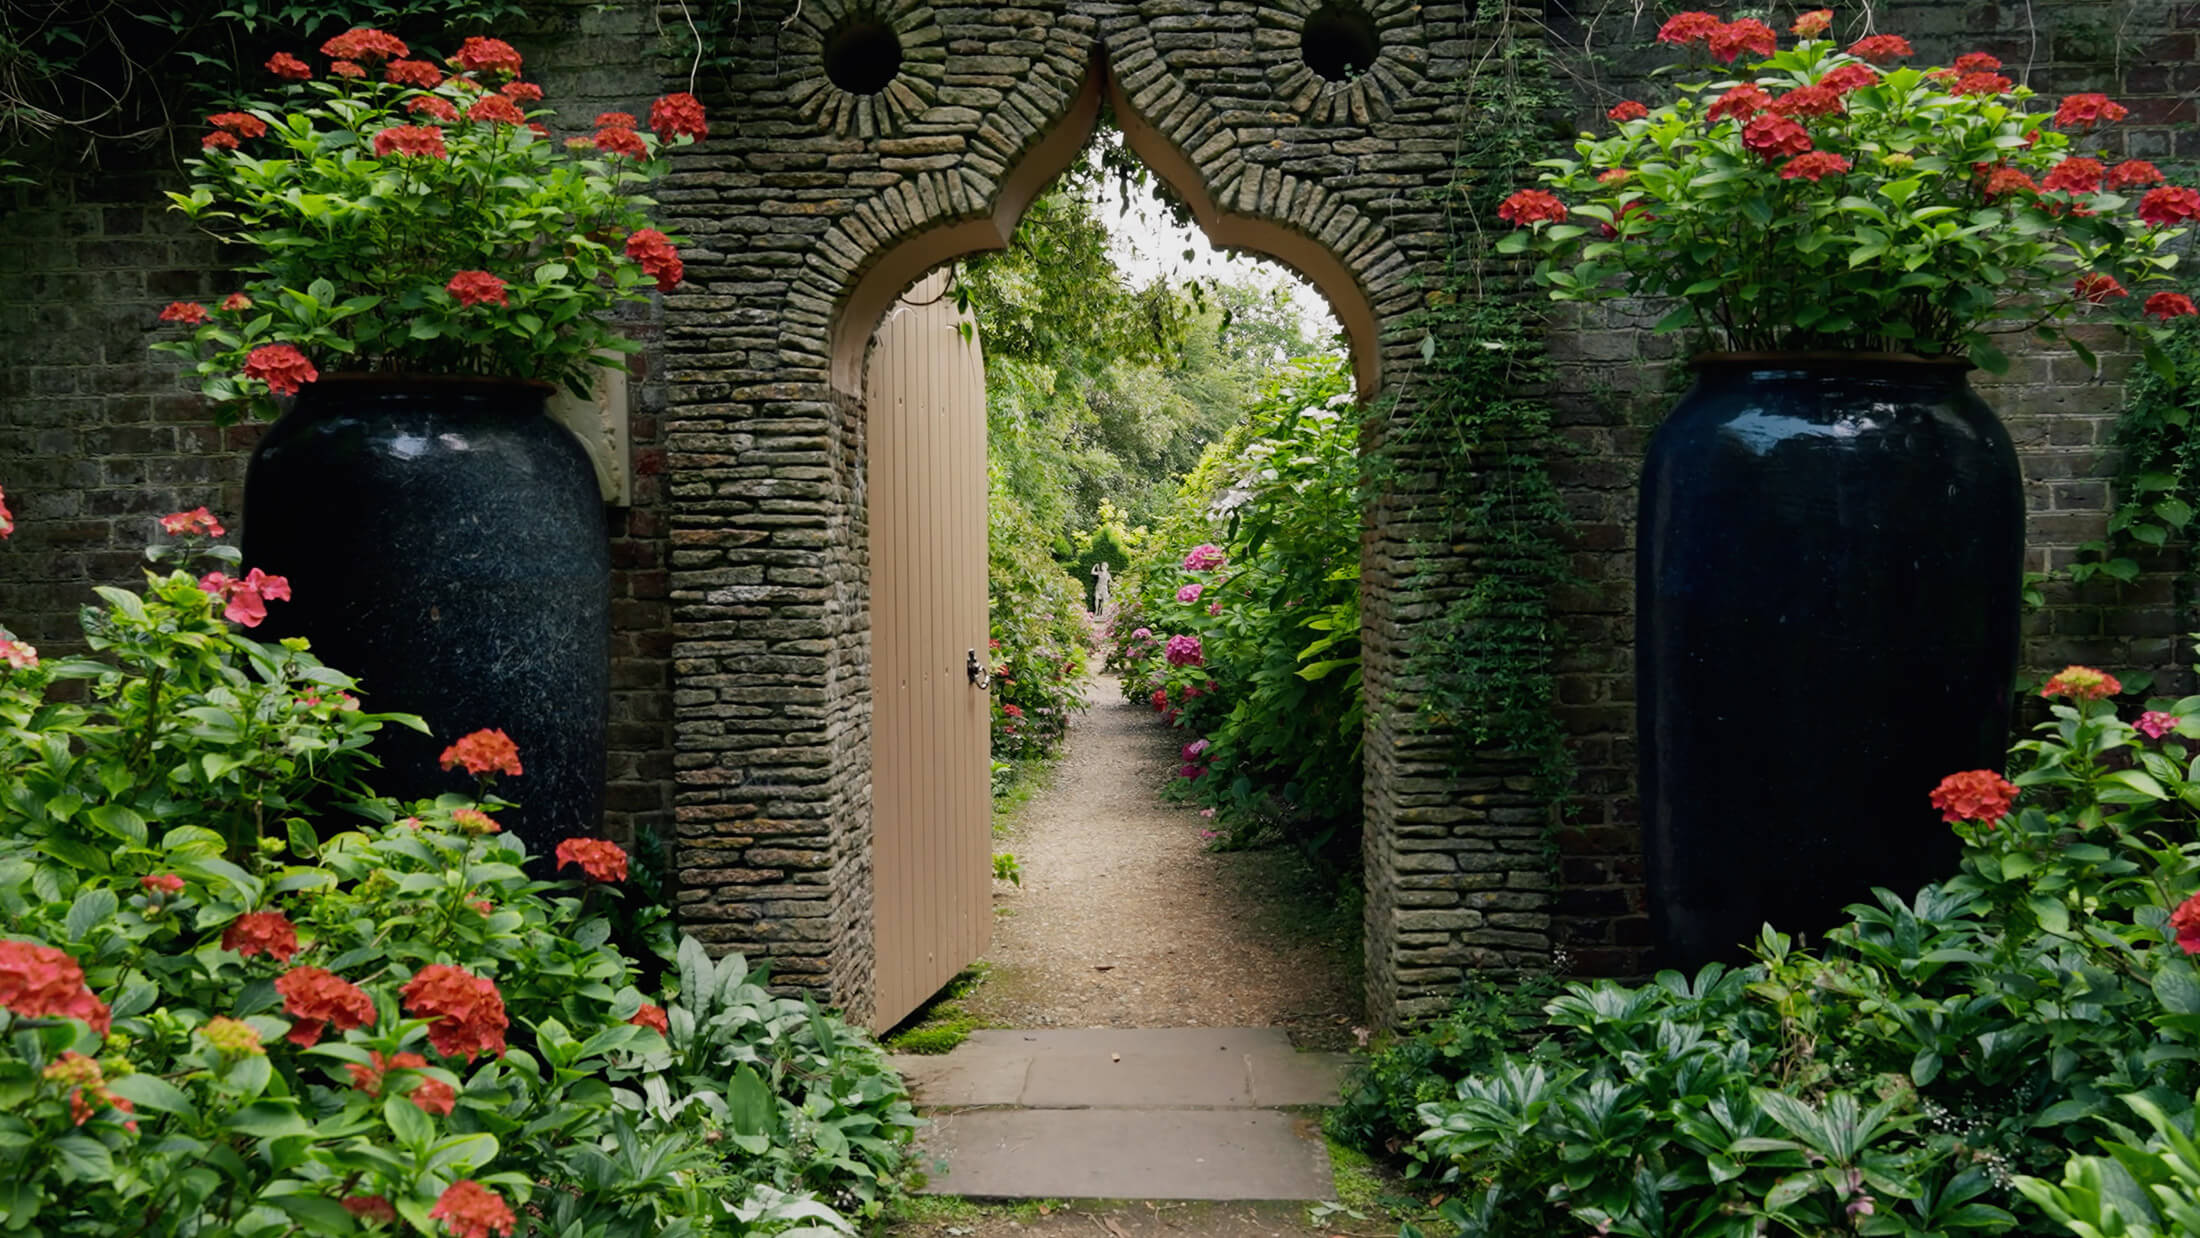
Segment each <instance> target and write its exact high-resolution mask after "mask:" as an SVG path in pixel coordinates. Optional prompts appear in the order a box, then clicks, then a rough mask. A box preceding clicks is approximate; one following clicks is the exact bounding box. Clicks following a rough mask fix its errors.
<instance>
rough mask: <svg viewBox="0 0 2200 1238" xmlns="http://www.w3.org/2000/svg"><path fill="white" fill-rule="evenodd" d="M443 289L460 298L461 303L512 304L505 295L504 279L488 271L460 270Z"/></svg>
mask: <svg viewBox="0 0 2200 1238" xmlns="http://www.w3.org/2000/svg"><path fill="white" fill-rule="evenodd" d="M443 290H444V291H445V292H448V293H450V294H451V295H452V296H453V297H456V298H457V299H458V303H459V304H460V305H510V304H511V301H510V300H509V299H508V298H506V297H505V295H504V281H503V280H501V279H498V278H497V277H496V276H494V275H491V274H489V273H488V272H487V271H460V272H459V273H458V274H456V275H453V276H452V277H451V282H450V283H448V284H445V285H443Z"/></svg>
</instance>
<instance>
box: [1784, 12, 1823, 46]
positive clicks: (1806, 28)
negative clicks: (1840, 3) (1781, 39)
mask: <svg viewBox="0 0 2200 1238" xmlns="http://www.w3.org/2000/svg"><path fill="white" fill-rule="evenodd" d="M1831 29H1833V10H1832V9H1812V10H1811V11H1810V12H1808V13H1805V14H1803V15H1802V16H1801V17H1798V18H1796V19H1795V24H1794V25H1792V26H1789V27H1788V33H1789V34H1792V35H1795V36H1796V37H1797V38H1804V39H1815V38H1817V37H1818V36H1819V35H1821V34H1824V33H1825V32H1826V31H1828V30H1831Z"/></svg>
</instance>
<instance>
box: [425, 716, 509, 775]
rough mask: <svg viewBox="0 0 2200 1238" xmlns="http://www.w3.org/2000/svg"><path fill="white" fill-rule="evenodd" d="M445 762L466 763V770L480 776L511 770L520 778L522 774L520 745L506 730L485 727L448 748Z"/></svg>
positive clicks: (445, 764)
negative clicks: (513, 740) (514, 741)
mask: <svg viewBox="0 0 2200 1238" xmlns="http://www.w3.org/2000/svg"><path fill="white" fill-rule="evenodd" d="M442 765H443V768H445V769H456V768H458V767H459V766H461V765H463V766H465V767H466V772H467V773H469V774H472V775H473V776H474V777H476V778H479V777H481V776H482V775H484V774H510V775H511V776H512V777H514V778H517V777H519V776H520V764H519V745H518V744H515V743H513V742H512V737H511V736H509V735H506V734H505V733H504V732H503V731H501V730H491V729H486V728H485V729H483V730H479V731H475V732H474V733H473V734H471V735H468V736H465V737H464V738H462V739H460V740H459V741H458V742H457V743H455V744H452V745H451V746H450V747H448V748H445V749H444V750H443V757H442Z"/></svg>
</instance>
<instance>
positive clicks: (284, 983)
mask: <svg viewBox="0 0 2200 1238" xmlns="http://www.w3.org/2000/svg"><path fill="white" fill-rule="evenodd" d="M275 991H276V992H277V993H280V994H282V995H283V1009H284V1010H285V1011H287V1012H288V1013H289V1014H290V1017H291V1020H292V1021H291V1024H290V1035H289V1036H288V1037H286V1039H287V1040H289V1041H290V1043H292V1044H294V1045H297V1046H298V1047H299V1048H301V1049H310V1048H312V1047H313V1046H314V1045H316V1044H318V1043H319V1042H320V1039H321V1032H322V1030H323V1029H324V1028H325V1027H326V1026H327V1025H328V1024H331V1023H334V1024H335V1025H336V1026H337V1027H339V1028H342V1029H344V1030H347V1031H348V1030H350V1029H351V1028H355V1027H366V1026H368V1025H369V1024H371V1023H373V1022H374V999H373V998H371V997H368V996H367V994H366V991H365V990H363V989H361V988H359V987H358V986H357V985H355V984H352V983H351V982H350V981H347V980H344V979H343V978H341V977H339V976H337V975H336V974H335V973H333V972H330V971H328V970H326V969H323V968H319V967H293V968H291V969H290V970H289V971H286V972H284V973H283V974H282V975H280V976H278V977H276V978H275Z"/></svg>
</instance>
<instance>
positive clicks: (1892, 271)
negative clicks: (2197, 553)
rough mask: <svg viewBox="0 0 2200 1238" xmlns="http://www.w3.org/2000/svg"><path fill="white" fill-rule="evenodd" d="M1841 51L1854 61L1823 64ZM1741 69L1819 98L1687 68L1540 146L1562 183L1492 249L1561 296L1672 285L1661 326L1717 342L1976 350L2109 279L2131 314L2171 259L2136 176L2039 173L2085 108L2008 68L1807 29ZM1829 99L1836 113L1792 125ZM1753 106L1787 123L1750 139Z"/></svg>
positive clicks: (1759, 122)
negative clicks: (1941, 74) (1623, 115)
mask: <svg viewBox="0 0 2200 1238" xmlns="http://www.w3.org/2000/svg"><path fill="white" fill-rule="evenodd" d="M1834 73H1842V74H1853V75H1861V76H1863V77H1864V78H1865V79H1866V81H1865V83H1864V84H1862V85H1856V86H1852V87H1850V88H1847V89H1845V90H1844V89H1842V88H1841V87H1838V86H1824V85H1821V84H1820V83H1821V82H1822V81H1823V80H1824V79H1826V78H1827V76H1828V75H1829V74H1834ZM1740 80H1741V82H1742V83H1743V84H1744V85H1750V84H1754V85H1755V86H1756V87H1757V88H1758V89H1759V92H1760V94H1762V95H1764V96H1765V102H1766V103H1769V102H1770V101H1771V96H1773V95H1784V94H1785V93H1786V92H1789V91H1793V90H1798V89H1809V90H1816V91H1819V92H1820V93H1821V94H1823V95H1826V96H1829V97H1830V102H1825V103H1820V104H1814V105H1810V106H1808V107H1806V108H1805V110H1803V111H1802V112H1800V113H1799V114H1798V115H1797V116H1796V117H1794V118H1786V117H1780V116H1775V115H1773V114H1772V113H1770V112H1760V111H1757V109H1756V108H1755V107H1750V108H1744V109H1743V110H1742V112H1741V114H1740V115H1739V116H1735V115H1729V114H1727V113H1725V112H1720V113H1719V114H1718V115H1716V116H1715V115H1714V114H1713V113H1714V111H1715V110H1716V109H1717V106H1718V103H1719V99H1720V97H1721V94H1722V92H1724V91H1725V90H1727V89H1728V88H1729V87H1730V86H1731V85H1732V83H1731V82H1728V81H1721V82H1719V83H1717V84H1716V85H1715V84H1713V83H1711V82H1689V83H1682V84H1680V86H1679V87H1678V89H1679V91H1680V97H1679V98H1678V99H1676V100H1675V101H1674V102H1672V103H1670V104H1667V105H1665V106H1662V107H1659V108H1656V109H1654V110H1650V111H1648V112H1647V114H1646V115H1642V116H1639V117H1637V118H1634V119H1627V120H1619V121H1616V122H1615V123H1616V126H1617V132H1616V133H1615V134H1613V135H1612V136H1610V137H1604V138H1598V137H1594V136H1584V137H1583V138H1582V140H1581V141H1580V142H1578V143H1577V144H1576V147H1575V149H1576V152H1577V153H1578V155H1579V156H1580V157H1579V158H1578V159H1549V160H1543V161H1541V162H1540V166H1543V167H1546V168H1550V169H1551V171H1550V172H1549V173H1547V174H1546V175H1545V176H1544V178H1543V179H1544V182H1545V183H1546V184H1549V185H1551V186H1553V187H1554V188H1556V189H1558V190H1559V191H1560V192H1561V193H1562V194H1564V195H1565V197H1566V199H1567V200H1568V201H1567V203H1562V204H1560V205H1559V208H1558V210H1557V211H1556V212H1554V214H1555V215H1556V216H1558V217H1557V218H1551V217H1547V216H1546V217H1541V218H1537V217H1535V216H1538V215H1541V214H1542V212H1541V211H1540V210H1539V209H1537V205H1538V204H1533V203H1527V204H1525V205H1527V206H1528V208H1529V209H1528V210H1527V212H1526V214H1525V215H1522V214H1517V213H1516V212H1519V211H1520V210H1521V208H1522V205H1523V198H1524V197H1525V196H1526V195H1516V197H1514V198H1512V199H1508V201H1507V203H1506V207H1505V208H1504V209H1505V211H1506V214H1507V216H1508V217H1509V218H1512V219H1513V220H1514V222H1516V223H1517V224H1518V225H1519V226H1520V227H1522V228H1523V229H1525V230H1524V231H1518V232H1515V233H1513V234H1512V235H1510V236H1508V237H1507V238H1506V239H1505V241H1504V242H1503V243H1502V244H1501V246H1500V249H1501V250H1502V251H1503V252H1507V253H1524V252H1527V251H1529V250H1531V249H1532V250H1534V251H1535V252H1537V253H1538V254H1540V255H1541V256H1542V261H1541V262H1540V263H1539V264H1538V265H1537V267H1536V279H1537V281H1538V282H1539V283H1541V284H1543V285H1545V286H1546V287H1548V288H1550V289H1551V295H1552V297H1553V298H1554V299H1557V300H1562V301H1581V300H1594V299H1599V298H1607V297H1613V296H1622V295H1633V296H1651V297H1660V298H1670V299H1673V300H1676V301H1678V302H1679V303H1680V306H1679V308H1677V309H1675V310H1674V311H1673V312H1672V313H1671V314H1669V315H1668V316H1667V317H1666V318H1665V319H1664V320H1663V321H1662V322H1661V323H1660V324H1659V326H1660V328H1661V329H1664V330H1676V329H1680V328H1693V329H1695V330H1697V331H1700V332H1703V333H1706V334H1708V335H1709V336H1711V337H1712V338H1714V339H1716V340H1718V341H1720V342H1721V343H1722V344H1723V345H1724V346H1726V347H1730V348H1739V349H1847V350H1861V351H1881V352H1914V353H1921V354H1925V355H1945V354H1954V355H1959V356H1961V355H1968V356H1970V357H1972V358H1974V359H1975V360H1977V361H1978V362H1979V364H1981V365H1982V366H1985V367H1986V368H1988V369H2000V368H2003V367H2004V366H2005V365H2006V358H2004V357H2003V355H2002V353H2001V352H2000V350H1999V349H1997V348H1995V347H1994V346H1993V344H1992V342H1991V340H1990V338H1989V336H1990V335H1991V334H1993V333H1997V332H2000V333H2007V332H2023V331H2032V330H2039V331H2040V332H2041V333H2042V334H2043V335H2044V336H2046V337H2047V338H2051V339H2055V338H2061V336H2060V334H2059V333H2058V332H2056V331H2055V330H2053V329H2052V328H2049V327H2048V326H2047V325H2046V324H2049V323H2052V322H2060V321H2066V320H2070V319H2073V318H2076V317H2079V316H2081V315H2083V314H2089V313H2090V314H2093V315H2110V316H2116V315H2118V314H2119V312H2120V311H2119V309H2118V307H2117V305H2116V304H2115V302H2117V301H2118V300H2119V299H2120V301H2121V302H2122V307H2123V309H2124V310H2128V311H2129V312H2128V313H2124V314H2122V316H2125V317H2129V318H2132V319H2136V317H2137V308H2138V307H2137V304H2136V302H2137V301H2138V299H2139V298H2143V297H2145V296H2147V295H2148V293H2149V292H2151V291H2155V290H2157V289H2155V288H2152V287H2149V286H2148V285H2149V284H2150V283H2151V282H2152V281H2156V280H2160V279H2164V278H2166V276H2167V272H2168V271H2169V270H2170V269H2171V268H2172V267H2174V266H2175V265H2176V262H2177V256H2176V255H2175V254H2174V253H2172V252H2168V250H2169V246H2170V244H2171V243H2172V242H2173V241H2175V240H2176V239H2177V238H2178V237H2179V236H2181V235H2183V230H2182V229H2176V228H2167V227H2162V226H2160V225H2159V224H2158V223H2151V224H2141V223H2140V222H2139V221H2137V220H2135V219H2132V218H2130V217H2129V208H2132V207H2134V206H2136V202H2135V201H2134V200H2133V198H2135V197H2136V194H2134V195H2133V197H2126V196H2125V192H2124V191H2125V190H2126V189H2129V188H2131V187H2130V186H2123V185H2107V186H2104V185H2102V184H2101V183H2100V177H2099V172H2100V170H2101V169H2100V167H2099V165H2098V164H2096V165H2095V173H2094V176H2093V184H2091V185H2089V186H2087V187H2086V188H2085V189H2083V190H2082V191H2077V192H2075V193H2074V194H2073V195H2072V196H2073V197H2082V198H2083V199H2084V205H2085V207H2086V208H2087V209H2086V210H2084V211H2082V212H2081V211H2075V210H2072V209H2069V208H2070V207H2071V205H2072V199H2071V198H2070V197H2066V198H2062V199H2057V198H2056V197H2055V196H2054V194H2053V193H2052V192H2043V190H2042V186H2043V185H2045V184H2048V183H2049V179H2048V174H2049V173H2050V172H2051V171H2052V170H2053V169H2054V168H2055V167H2056V165H2057V164H2059V163H2061V162H2062V160H2064V159H2065V158H2067V157H2068V156H2070V155H2071V154H2073V153H2074V146H2075V141H2076V139H2074V138H2073V137H2072V136H2070V134H2069V133H2067V132H2064V129H2073V128H2074V129H2077V130H2079V131H2080V133H2081V134H2082V133H2083V132H2084V131H2085V130H2086V129H2089V128H2091V127H2092V126H2091V125H2088V124H2069V123H2066V124H2065V125H2064V126H2062V128H2058V127H2056V126H2055V125H2054V124H2052V123H2051V121H2052V120H2053V119H2054V118H2053V116H2052V115H2051V114H2050V113H2046V112H2034V111H2029V110H2027V109H2026V107H2025V103H2026V101H2027V100H2029V99H2030V98H2031V97H2032V91H2031V90H2030V89H2029V88H2028V87H2024V86H2013V85H2011V84H2010V83H2009V80H2008V79H2007V78H1996V77H1995V76H1994V75H1992V74H1989V73H1972V74H1968V75H1967V76H1960V77H1957V76H1953V75H1952V76H1950V77H1949V78H1946V79H1943V78H1938V77H1934V76H1928V75H1927V74H1926V73H1925V72H1922V71H1920V70H1917V69H1912V68H1894V69H1888V70H1886V71H1884V72H1879V71H1876V70H1873V69H1872V68H1871V67H1870V66H1869V65H1868V64H1866V63H1865V62H1864V61H1863V60H1860V59H1858V58H1857V57H1856V56H1854V55H1851V54H1848V53H1845V52H1842V51H1839V50H1837V47H1836V45H1835V44H1833V43H1832V42H1829V41H1825V40H1812V39H1804V40H1802V41H1801V42H1799V43H1797V44H1796V45H1795V46H1794V47H1791V48H1788V49H1786V50H1782V51H1775V52H1774V53H1773V54H1772V55H1771V56H1769V57H1768V58H1766V59H1763V60H1761V61H1758V62H1757V63H1755V64H1753V65H1751V66H1750V67H1749V69H1748V71H1747V74H1746V76H1742V77H1741V78H1740ZM1989 81H1991V82H1992V83H1993V84H1992V85H1986V84H1985V83H1987V82H1989ZM1758 106H1762V105H1761V104H1760V105H1758ZM1827 108H1830V109H1831V114H1832V115H1834V116H1837V117H1838V120H1837V121H1830V122H1829V121H1823V120H1817V121H1814V124H1813V125H1812V126H1805V127H1793V126H1794V125H1795V124H1797V122H1799V121H1801V120H1811V119H1813V118H1816V117H1818V116H1821V115H1824V114H1826V113H1825V109H1827ZM1637 110H1638V111H1639V110H1641V109H1639V108H1638V109H1637ZM1753 113H1754V115H1753ZM1745 124H1746V125H1748V126H1753V128H1751V129H1749V133H1751V134H1757V133H1758V129H1757V128H1754V126H1767V125H1769V126H1772V127H1773V128H1774V129H1775V130H1776V129H1777V128H1778V127H1780V126H1790V127H1791V131H1790V134H1789V136H1790V137H1792V138H1793V139H1794V141H1795V143H1796V144H1794V145H1789V146H1778V145H1773V144H1771V143H1770V142H1769V141H1761V140H1759V138H1750V139H1749V140H1747V141H1745ZM1806 128H1807V129H1808V132H1807V133H1806V131H1805V130H1806ZM1765 136H1767V135H1760V137H1765ZM1813 143H1815V144H1816V145H1815V148H1814V147H1813ZM1806 169H1807V170H1806ZM1997 175H2001V176H2002V177H2003V179H2002V180H2001V181H1998V182H1997V181H1995V180H1994V179H1993V178H1994V177H1996V176H1997ZM2011 176H2014V177H2015V178H2016V179H2015V180H2010V179H2009V177H2011ZM2095 190H2098V192H2095ZM1575 217H1578V218H1579V219H1580V220H1581V221H1583V222H1575V221H1574V219H1575ZM2080 276H2103V277H2110V279H2111V281H2112V283H2113V282H2114V281H2121V282H2120V284H2117V285H2116V287H2117V293H2115V294H2111V293H2109V292H2106V291H2102V292H2100V293H2099V294H2098V295H2093V296H2089V295H2087V293H2086V291H2085V289H2084V288H2083V287H2082V286H2078V285H2074V284H2073V282H2072V281H2073V279H2074V278H2077V277H2080ZM2125 287H2129V288H2131V289H2132V290H2134V292H2135V293H2136V295H2131V294H2125V293H2123V288H2125ZM2071 343H2072V346H2073V347H2074V348H2076V349H2077V350H2078V351H2079V353H2080V355H2081V356H2086V357H2088V358H2090V356H2091V354H2090V353H2089V352H2087V351H2086V350H2085V348H2084V346H2083V344H2082V343H2079V342H2078V341H2071Z"/></svg>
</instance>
